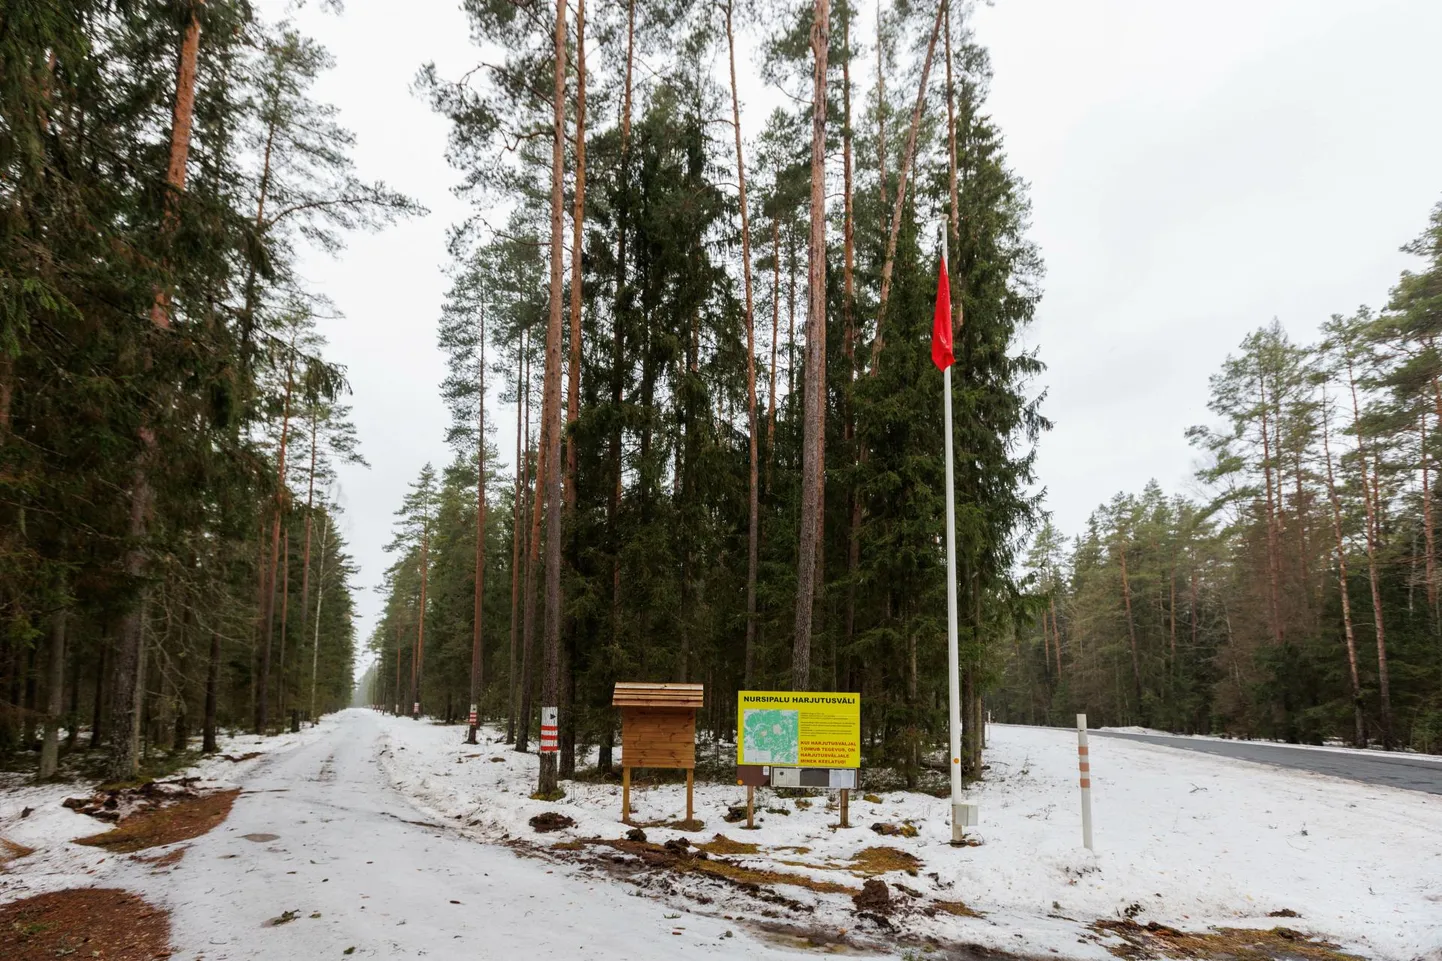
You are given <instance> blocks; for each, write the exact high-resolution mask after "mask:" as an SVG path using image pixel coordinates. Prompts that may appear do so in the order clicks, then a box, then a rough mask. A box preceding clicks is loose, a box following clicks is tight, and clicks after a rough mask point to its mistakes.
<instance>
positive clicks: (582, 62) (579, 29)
mask: <svg viewBox="0 0 1442 961" xmlns="http://www.w3.org/2000/svg"><path fill="white" fill-rule="evenodd" d="M585 220H586V0H577V3H576V185H575V201H574V206H573V210H572V215H571V221H572V234H571V236H572V241H571V345H570V346H571V357H570V363H569V365H568V369H567V378H566V380H567V384H566V424H567V431H566V478H565V485H564V486H565V489H564V491H563V492H562V496H563V499H564V503H565V511H566V516H567V517H569V518H574V516H575V511H576V431H575V422H576V419H577V418H578V417H579V416H580V410H581V287H582V283H581V281H582V276H583V274H582V270H581V267H582V264H581V254H582V249H583V247H584V237H585V235H584V227H585ZM570 553H571V559H570V563H571V566H572V568H573V569H575V568H576V567H578V566H579V565H580V561H581V544H580V541H579V540H578V539H577V536H576V535H575V534H574V533H573V534H572V537H571V544H570ZM563 621H564V623H563V625H562V627H563V628H564V633H565V640H564V645H563V646H564V651H562V654H561V657H560V665H559V667H560V671H561V678H560V682H559V683H560V698H561V702H562V703H561V705H560V707H561V711H560V712H559V713H560V715H561V716H560V718H559V722H560V731H559V745H558V746H559V747H560V776H561V777H573V776H574V775H575V773H576V724H575V716H574V711H573V709H572V708H573V702H574V694H575V689H576V670H577V663H576V662H577V650H576V623H575V619H574V618H570V617H565V618H563Z"/></svg>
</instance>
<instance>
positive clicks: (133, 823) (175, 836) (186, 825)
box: [75, 788, 240, 854]
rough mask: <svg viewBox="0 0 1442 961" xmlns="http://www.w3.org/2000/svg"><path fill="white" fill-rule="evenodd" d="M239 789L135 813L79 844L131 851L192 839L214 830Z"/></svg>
mask: <svg viewBox="0 0 1442 961" xmlns="http://www.w3.org/2000/svg"><path fill="white" fill-rule="evenodd" d="M239 794H240V790H239V789H238V788H236V789H233V790H230V791H215V792H213V793H211V794H202V795H199V796H198V797H193V798H184V799H182V800H178V801H175V802H173V803H170V804H166V805H164V806H162V807H157V808H152V809H150V810H148V811H142V812H139V813H137V814H132V815H131V816H130V817H128V818H126V819H125V820H124V821H123V822H122V823H121V824H119V825H117V826H116V827H115V828H114V829H113V830H110V831H106V832H105V833H103V834H93V835H91V836H90V837H85V838H77V839H76V841H75V843H76V844H85V845H89V846H90V847H96V848H104V849H105V850H107V851H113V852H115V853H116V854H131V853H134V852H135V851H143V850H145V849H146V848H153V847H158V846H159V845H162V844H174V843H175V842H176V841H189V840H190V839H191V838H198V837H200V836H201V835H202V834H205V833H206V832H208V831H210V830H211V829H212V828H214V827H215V826H216V825H217V824H219V823H220V822H222V821H224V820H225V819H226V818H227V817H228V816H229V815H230V808H231V805H233V804H234V803H235V799H236V797H237V796H238V795H239Z"/></svg>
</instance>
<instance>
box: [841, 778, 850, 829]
mask: <svg viewBox="0 0 1442 961" xmlns="http://www.w3.org/2000/svg"><path fill="white" fill-rule="evenodd" d="M850 802H851V792H850V791H848V790H847V789H846V788H842V789H841V826H842V827H844V828H849V827H851V806H850Z"/></svg>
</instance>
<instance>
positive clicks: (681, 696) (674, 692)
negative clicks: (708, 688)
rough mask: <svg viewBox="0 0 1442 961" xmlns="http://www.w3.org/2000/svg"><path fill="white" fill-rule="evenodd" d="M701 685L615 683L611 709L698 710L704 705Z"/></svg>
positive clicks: (703, 690) (638, 682) (639, 682)
mask: <svg viewBox="0 0 1442 961" xmlns="http://www.w3.org/2000/svg"><path fill="white" fill-rule="evenodd" d="M704 699H705V688H704V686H703V685H701V684H648V683H645V682H641V681H617V682H616V691H615V693H614V694H613V695H612V697H611V706H612V707H660V708H698V707H702V706H703V705H704V703H705V700H704Z"/></svg>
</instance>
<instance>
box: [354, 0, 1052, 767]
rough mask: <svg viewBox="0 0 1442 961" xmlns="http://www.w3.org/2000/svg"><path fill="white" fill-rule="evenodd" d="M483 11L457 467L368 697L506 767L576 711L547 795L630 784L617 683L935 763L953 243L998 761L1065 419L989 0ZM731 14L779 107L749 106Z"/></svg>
mask: <svg viewBox="0 0 1442 961" xmlns="http://www.w3.org/2000/svg"><path fill="white" fill-rule="evenodd" d="M465 10H466V12H467V15H468V16H469V18H470V21H471V33H472V36H473V37H475V38H486V41H487V45H486V47H485V52H486V54H488V55H493V56H490V57H489V58H479V59H481V65H480V66H478V67H477V68H476V69H475V70H473V71H470V72H468V73H466V74H464V75H462V76H455V77H452V76H447V75H445V74H444V73H443V72H442V71H440V70H439V69H437V68H436V67H433V66H431V67H426V68H424V69H423V70H422V71H421V74H420V76H419V80H418V87H419V89H421V90H422V91H423V92H424V93H425V94H426V95H427V96H428V97H429V100H430V103H431V104H432V106H433V107H434V108H435V110H437V111H438V112H439V113H440V114H441V115H442V116H443V117H444V118H446V119H447V120H448V121H449V123H450V130H451V134H450V141H449V160H450V161H451V163H452V165H453V166H454V168H455V169H456V171H457V175H458V179H459V180H460V182H461V184H462V192H463V194H464V196H465V197H466V198H467V199H468V201H469V202H470V203H471V204H472V205H473V210H474V214H473V215H472V216H471V217H470V218H468V219H467V220H465V221H464V222H463V223H460V224H458V225H456V227H455V229H454V231H453V233H452V250H451V256H452V264H451V274H450V276H451V282H452V286H451V289H450V293H449V296H448V299H447V302H446V305H445V309H444V312H443V316H442V318H441V321H440V325H439V344H440V347H441V349H442V350H443V352H444V353H445V355H446V357H447V358H448V362H449V367H448V373H447V376H446V377H445V379H444V382H443V383H442V384H440V385H439V387H440V390H441V392H442V395H443V396H444V398H445V400H446V402H447V404H448V406H449V409H450V411H451V414H452V419H451V423H450V427H449V434H448V437H449V441H450V444H451V446H452V448H453V456H452V459H451V461H450V462H449V463H446V464H441V465H427V466H426V467H425V468H424V469H423V470H422V471H421V472H420V473H419V474H418V476H416V478H415V481H414V483H413V484H412V486H411V489H410V491H409V493H408V494H407V496H406V497H405V499H404V502H403V503H402V504H401V505H400V506H399V509H398V510H397V513H396V519H395V528H394V529H395V537H394V540H393V542H392V543H391V545H390V547H391V551H392V553H391V557H392V559H393V563H392V566H391V567H390V569H389V571H388V572H387V574H386V581H385V597H386V604H385V610H384V615H383V617H382V618H381V620H380V622H379V623H378V625H377V627H376V628H375V630H374V632H373V634H372V635H371V637H370V638H369V644H370V649H371V651H372V652H373V653H374V656H375V658H376V661H375V664H374V665H373V666H372V667H371V669H370V670H369V671H368V673H367V674H366V675H365V680H364V685H365V692H364V694H365V697H366V699H367V700H368V702H369V703H372V704H376V705H382V706H384V707H385V709H387V710H390V711H395V712H398V713H402V714H407V713H413V714H415V715H417V716H421V715H430V716H434V717H437V718H441V719H442V720H446V721H467V720H470V718H468V715H469V713H470V712H471V711H472V710H475V712H476V714H477V717H476V718H475V720H476V721H481V722H489V721H492V720H495V721H497V722H499V723H501V724H502V725H503V728H504V729H505V731H506V732H507V736H508V738H510V739H512V741H513V743H514V746H515V747H516V748H517V749H521V750H524V749H528V748H532V747H533V746H534V745H535V743H536V742H535V737H536V733H537V721H538V719H539V710H540V708H541V706H550V705H555V706H558V707H559V717H560V736H559V751H558V754H557V755H548V754H543V755H542V757H541V768H540V783H539V785H538V787H539V790H540V792H541V793H542V794H543V795H548V794H551V793H552V792H554V791H555V790H556V783H557V778H558V777H570V776H572V775H573V774H574V773H575V771H576V770H577V767H578V765H580V764H583V763H589V762H588V761H586V759H587V758H589V757H595V758H596V759H597V765H598V767H599V769H600V771H601V772H602V773H605V772H608V771H610V770H611V768H612V765H613V763H614V760H615V743H616V738H617V731H616V730H615V724H616V722H615V717H614V715H615V712H614V710H613V709H612V708H611V707H610V703H611V692H612V688H613V686H614V683H615V682H616V681H618V680H651V681H690V682H700V683H703V684H705V686H706V691H707V700H706V703H707V707H706V708H705V709H704V710H703V711H702V717H701V726H702V728H703V729H704V730H705V732H706V734H705V736H708V737H710V736H726V735H727V734H728V733H729V731H730V725H732V724H733V723H734V714H733V712H732V710H731V708H732V706H733V705H734V703H735V692H736V691H737V690H739V689H743V688H750V689H786V690H844V691H860V692H862V694H863V697H864V700H863V703H864V705H865V708H864V718H863V728H864V737H865V738H866V741H867V744H868V750H869V751H870V752H871V753H872V755H873V758H874V760H876V761H878V762H879V763H884V764H887V765H888V766H893V765H894V766H896V767H898V768H900V769H902V770H904V771H905V775H906V777H907V778H908V779H909V780H914V779H915V777H916V775H917V772H918V770H919V768H920V767H921V765H922V764H923V763H924V761H925V756H926V754H927V753H929V752H930V750H931V749H932V747H933V746H934V745H935V744H936V743H938V742H939V739H940V738H944V736H945V731H946V704H947V688H948V680H947V669H946V648H947V639H946V602H945V596H946V595H945V557H944V554H943V552H942V550H941V543H942V533H943V529H944V528H943V518H944V512H945V505H944V500H943V489H944V487H943V471H944V466H943V459H942V450H943V435H942V429H943V426H942V404H941V396H942V378H941V374H940V372H939V371H938V370H937V368H936V367H935V366H933V363H932V360H931V354H930V338H931V322H932V314H933V302H934V298H935V297H936V291H937V287H938V280H939V266H938V265H939V259H940V253H941V249H940V248H941V244H940V241H941V240H942V237H941V231H942V230H945V231H946V233H947V235H948V236H947V238H946V239H947V242H948V246H949V249H950V251H951V257H950V260H949V262H948V263H947V270H948V272H949V283H950V290H951V291H952V294H953V303H952V312H953V315H954V322H955V344H956V346H955V355H956V368H955V377H956V383H957V385H958V386H957V393H956V400H955V435H954V436H955V442H956V447H957V457H956V461H957V465H958V466H957V479H956V484H957V501H958V504H959V508H958V509H959V512H960V514H959V520H958V531H957V537H958V559H959V570H958V580H959V583H960V585H961V598H962V601H961V630H960V635H961V637H960V642H961V648H962V653H963V656H962V677H963V682H964V683H963V693H964V713H965V730H966V750H965V753H966V754H967V758H966V765H967V769H968V770H969V771H971V772H973V773H977V772H979V771H980V767H981V760H980V759H981V736H980V728H981V725H980V721H981V717H982V715H981V711H982V697H981V695H982V690H983V687H984V686H985V685H986V684H987V683H988V678H989V673H988V672H989V671H990V670H991V669H992V668H991V664H992V662H993V660H994V658H995V657H996V656H998V655H999V652H1002V651H1006V650H1010V649H1011V647H1012V645H1013V639H1014V638H1015V637H1016V636H1017V634H1018V633H1019V632H1020V631H1021V630H1022V629H1023V628H1024V627H1025V625H1027V624H1028V623H1029V622H1030V618H1031V613H1030V612H1031V609H1032V606H1033V602H1032V600H1031V599H1030V598H1029V597H1028V594H1027V590H1026V586H1025V584H1024V582H1023V580H1022V578H1021V577H1020V576H1019V573H1018V572H1019V571H1020V567H1019V564H1020V560H1021V553H1020V552H1021V551H1022V549H1023V547H1024V546H1025V539H1026V537H1027V535H1028V534H1029V532H1030V530H1031V529H1032V527H1033V526H1034V525H1035V524H1036V523H1038V522H1039V521H1040V519H1041V516H1042V505H1041V502H1040V499H1039V496H1038V494H1037V493H1036V491H1035V489H1034V488H1035V484H1036V478H1035V476H1034V471H1033V460H1034V448H1035V444H1036V442H1037V440H1038V439H1039V437H1040V435H1041V433H1042V432H1043V431H1044V430H1045V429H1046V428H1047V427H1048V424H1047V421H1046V419H1045V417H1044V416H1043V415H1042V413H1041V411H1040V408H1039V404H1040V400H1041V398H1040V393H1039V389H1038V387H1037V385H1036V378H1037V375H1038V374H1040V373H1041V371H1042V365H1041V363H1040V361H1039V360H1038V358H1037V356H1036V353H1035V351H1034V350H1033V349H1031V348H1029V347H1027V346H1025V345H1024V343H1023V339H1022V338H1023V332H1024V331H1025V329H1026V328H1027V326H1028V325H1029V324H1030V322H1031V320H1032V317H1033V313H1034V311H1035V308H1036V305H1037V303H1038V300H1039V297H1040V284H1041V279H1042V263H1041V258H1040V255H1039V253H1038V251H1037V250H1036V248H1035V246H1034V245H1033V244H1032V243H1031V242H1030V241H1029V240H1028V239H1027V236H1026V232H1027V226H1028V218H1029V207H1028V201H1027V198H1026V191H1025V188H1024V185H1023V183H1022V181H1021V180H1020V178H1019V177H1018V176H1017V175H1016V174H1015V173H1014V172H1013V171H1012V170H1011V169H1010V167H1009V166H1008V164H1007V161H1006V157H1005V153H1004V150H1003V144H1002V136H1001V133H1000V131H999V130H998V129H997V128H996V126H995V124H994V123H993V122H992V120H991V119H990V117H989V116H988V114H987V111H986V106H985V102H986V96H987V90H988V85H989V82H990V75H989V66H988V60H987V56H986V52H985V50H984V49H982V48H981V47H980V46H979V45H978V44H977V42H976V40H975V38H974V36H973V33H972V31H971V27H970V12H969V5H967V4H951V3H949V2H946V0H942V2H940V3H936V4H926V5H914V4H906V3H898V4H894V5H884V6H883V7H882V8H880V9H879V10H877V9H870V10H866V11H864V12H863V11H862V10H861V9H860V8H859V7H855V6H853V5H851V4H849V3H846V2H838V3H836V4H834V5H832V4H829V3H827V2H825V0H822V2H819V3H815V4H809V3H808V4H805V5H801V4H771V5H747V6H746V7H745V8H744V9H743V8H742V7H740V6H739V5H738V6H733V5H732V4H726V5H716V4H686V3H679V4H678V3H667V4H653V3H647V2H645V0H628V2H626V3H623V4H609V5H604V6H601V7H600V8H599V9H592V8H590V7H588V6H587V5H585V4H584V3H581V2H577V3H575V4H574V5H568V4H567V3H565V2H560V3H557V4H556V6H555V8H554V10H550V9H543V8H541V7H539V6H531V5H517V4H514V3H511V2H503V0H482V2H475V3H468V4H466V6H465ZM743 26H744V27H745V28H746V32H747V36H748V38H749V39H750V40H752V41H754V43H755V44H756V45H757V46H756V51H757V52H756V56H757V57H758V58H759V60H760V68H761V74H762V79H763V80H764V82H765V83H766V84H768V85H769V86H770V87H773V88H775V89H777V90H779V91H781V92H782V93H784V95H785V96H784V98H782V99H783V100H784V102H785V104H786V105H785V106H783V107H779V108H777V109H776V110H774V111H773V112H771V113H770V114H769V115H766V116H764V118H761V119H757V118H756V115H755V113H752V114H746V113H743V112H742V109H741V94H740V91H739V89H738V83H737V62H738V55H737V46H738V44H737V34H738V32H739V31H740V30H741V29H742V28H743ZM492 45H493V46H492ZM496 56H503V59H500V60H497V59H495V57H496ZM743 69H744V67H743ZM878 77H879V78H880V80H879V82H876V83H874V84H872V83H864V82H863V80H864V79H866V78H878ZM748 118H749V119H748ZM497 211H503V212H504V215H503V216H500V217H498V215H497V213H496V212H497ZM542 278H546V279H547V282H545V283H543V282H542ZM502 419H505V421H506V423H507V426H508V427H509V426H511V425H514V428H515V437H516V438H517V446H516V449H515V450H514V451H510V450H507V451H504V452H502V451H500V450H498V449H497V448H496V446H495V443H494V440H493V438H494V434H495V432H496V428H497V425H498V424H499V423H501V421H502ZM507 435H508V436H509V431H507ZM504 462H509V463H510V464H512V465H516V466H517V467H518V469H516V470H507V471H503V470H501V469H500V467H499V465H501V464H502V463H504ZM473 705H474V707H473ZM471 736H472V737H474V730H472V734H471Z"/></svg>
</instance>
